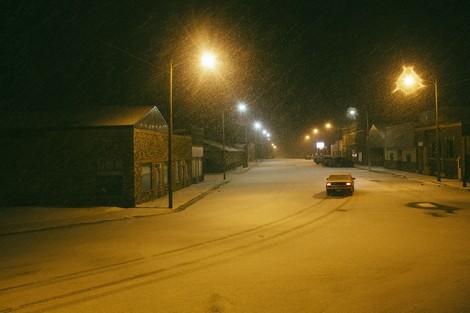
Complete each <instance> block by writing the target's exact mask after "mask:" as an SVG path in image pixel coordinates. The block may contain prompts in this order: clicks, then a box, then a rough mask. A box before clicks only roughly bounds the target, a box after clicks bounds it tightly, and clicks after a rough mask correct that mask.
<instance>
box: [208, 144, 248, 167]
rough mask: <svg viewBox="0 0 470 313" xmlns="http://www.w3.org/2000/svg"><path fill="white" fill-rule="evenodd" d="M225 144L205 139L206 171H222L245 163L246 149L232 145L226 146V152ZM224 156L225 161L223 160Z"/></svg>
mask: <svg viewBox="0 0 470 313" xmlns="http://www.w3.org/2000/svg"><path fill="white" fill-rule="evenodd" d="M223 151H224V149H223V145H222V144H220V143H218V142H215V141H211V140H204V158H205V171H206V172H207V173H221V172H222V171H223V170H225V171H227V170H231V169H234V168H236V167H238V166H241V165H243V160H244V158H245V155H246V153H245V149H244V148H243V147H242V148H236V147H231V146H227V145H226V146H225V152H224V153H222V152H223ZM223 156H224V157H225V162H223Z"/></svg>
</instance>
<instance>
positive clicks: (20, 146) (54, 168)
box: [0, 106, 192, 207]
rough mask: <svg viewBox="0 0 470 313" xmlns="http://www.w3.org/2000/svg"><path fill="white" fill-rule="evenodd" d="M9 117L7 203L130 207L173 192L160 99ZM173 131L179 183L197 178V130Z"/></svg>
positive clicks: (0, 137)
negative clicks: (179, 133) (154, 103)
mask: <svg viewBox="0 0 470 313" xmlns="http://www.w3.org/2000/svg"><path fill="white" fill-rule="evenodd" d="M28 114H29V115H28ZM3 117H4V118H3V120H2V123H1V124H0V128H1V129H0V131H1V132H0V146H1V147H2V162H1V164H0V172H1V175H0V185H1V186H2V189H1V190H0V197H1V199H2V204H3V205H57V206H81V205H83V206H96V205H106V206H110V205H111V206H123V207H130V206H135V205H137V204H140V203H143V202H146V201H150V200H154V199H156V198H158V197H161V196H162V195H164V194H166V193H167V190H168V185H167V182H168V179H167V166H168V164H167V160H168V153H167V151H168V149H167V146H168V132H167V130H168V128H167V125H166V122H165V120H164V119H163V117H162V116H161V114H160V112H159V111H158V109H157V108H156V107H151V106H144V107H89V108H84V109H82V110H52V111H49V112H35V113H34V114H31V112H14V113H8V114H4V116H3ZM5 117H8V119H5ZM173 138H174V139H173V141H174V142H173V155H172V159H173V171H172V173H173V175H174V179H173V181H174V187H173V188H174V190H177V189H180V188H184V187H185V186H188V185H189V184H191V181H192V177H191V174H192V170H191V166H192V154H191V137H189V136H174V137H173Z"/></svg>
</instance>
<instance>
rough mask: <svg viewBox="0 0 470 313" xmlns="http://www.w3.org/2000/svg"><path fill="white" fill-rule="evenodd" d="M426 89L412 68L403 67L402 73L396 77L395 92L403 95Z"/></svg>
mask: <svg viewBox="0 0 470 313" xmlns="http://www.w3.org/2000/svg"><path fill="white" fill-rule="evenodd" d="M423 87H426V86H425V85H424V84H423V80H422V79H421V77H419V75H418V74H416V72H415V71H414V70H413V67H412V66H403V72H402V73H401V74H400V76H398V79H397V81H396V87H395V90H393V92H395V91H398V90H400V91H402V92H403V93H404V94H405V95H408V94H410V93H413V92H415V91H416V90H418V89H421V88H423Z"/></svg>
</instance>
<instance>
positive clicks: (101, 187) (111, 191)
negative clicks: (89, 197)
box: [96, 176, 122, 195]
mask: <svg viewBox="0 0 470 313" xmlns="http://www.w3.org/2000/svg"><path fill="white" fill-rule="evenodd" d="M96 193H97V194H99V195H122V176H97V177H96Z"/></svg>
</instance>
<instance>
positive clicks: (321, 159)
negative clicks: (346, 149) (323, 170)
mask: <svg viewBox="0 0 470 313" xmlns="http://www.w3.org/2000/svg"><path fill="white" fill-rule="evenodd" d="M329 159H331V155H317V156H315V157H314V158H313V161H314V162H315V163H317V164H324V163H325V162H327V161H328V160H329Z"/></svg>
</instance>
